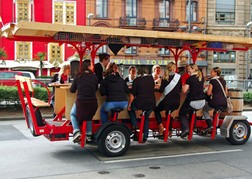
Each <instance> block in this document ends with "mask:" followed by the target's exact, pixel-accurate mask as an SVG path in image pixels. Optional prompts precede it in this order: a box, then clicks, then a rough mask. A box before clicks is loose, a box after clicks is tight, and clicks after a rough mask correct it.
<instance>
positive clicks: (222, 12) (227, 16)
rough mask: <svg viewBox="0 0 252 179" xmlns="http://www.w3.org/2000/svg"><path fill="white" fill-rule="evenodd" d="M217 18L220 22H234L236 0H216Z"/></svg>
mask: <svg viewBox="0 0 252 179" xmlns="http://www.w3.org/2000/svg"><path fill="white" fill-rule="evenodd" d="M215 20H216V22H217V23H218V24H234V23H235V0H216V15H215Z"/></svg>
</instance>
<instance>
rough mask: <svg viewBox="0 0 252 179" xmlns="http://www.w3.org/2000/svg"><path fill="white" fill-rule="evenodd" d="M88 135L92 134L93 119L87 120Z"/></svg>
mask: <svg viewBox="0 0 252 179" xmlns="http://www.w3.org/2000/svg"><path fill="white" fill-rule="evenodd" d="M86 134H87V135H92V120H91V121H87V131H86Z"/></svg>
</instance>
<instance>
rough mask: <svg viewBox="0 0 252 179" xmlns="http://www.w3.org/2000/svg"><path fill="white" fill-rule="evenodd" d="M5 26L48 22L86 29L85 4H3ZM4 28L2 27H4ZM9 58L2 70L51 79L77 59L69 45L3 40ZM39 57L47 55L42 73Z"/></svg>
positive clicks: (58, 0)
mask: <svg viewBox="0 0 252 179" xmlns="http://www.w3.org/2000/svg"><path fill="white" fill-rule="evenodd" d="M0 6H1V7H0V16H1V18H2V21H3V24H4V23H9V22H19V21H35V22H47V23H53V24H59V23H60V24H69V25H86V16H85V14H86V2H85V0H68V1H63V0H43V1H35V0H13V1H6V0H0ZM1 26H2V25H1ZM0 48H4V50H5V51H6V53H7V55H8V58H7V59H5V61H4V63H1V64H0V70H29V71H32V72H34V73H35V75H36V76H51V75H52V74H53V73H54V72H56V71H58V70H59V69H58V67H59V66H60V65H61V64H62V62H64V61H66V60H67V59H68V58H69V57H71V56H73V55H74V53H75V50H73V49H72V48H71V47H69V46H68V45H67V44H55V43H44V42H17V41H16V42H14V41H9V40H6V39H4V38H0ZM38 53H44V54H45V57H44V58H43V71H42V72H41V71H40V70H39V68H40V67H39V66H40V60H42V59H39V58H38Z"/></svg>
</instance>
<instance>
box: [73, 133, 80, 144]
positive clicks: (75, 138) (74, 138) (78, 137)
mask: <svg viewBox="0 0 252 179" xmlns="http://www.w3.org/2000/svg"><path fill="white" fill-rule="evenodd" d="M80 138H81V133H80V131H77V132H75V133H74V134H73V142H74V143H78V142H79V141H80Z"/></svg>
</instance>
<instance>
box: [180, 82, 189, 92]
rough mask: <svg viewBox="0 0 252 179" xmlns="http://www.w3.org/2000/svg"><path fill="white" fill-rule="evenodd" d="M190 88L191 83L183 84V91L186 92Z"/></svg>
mask: <svg viewBox="0 0 252 179" xmlns="http://www.w3.org/2000/svg"><path fill="white" fill-rule="evenodd" d="M188 89H189V85H188V84H185V85H183V86H182V92H183V93H186V92H187V91H188Z"/></svg>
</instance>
